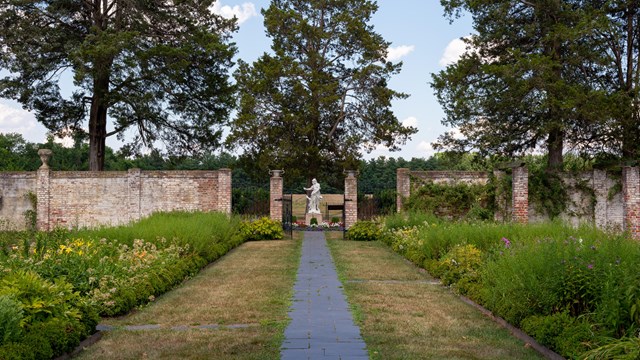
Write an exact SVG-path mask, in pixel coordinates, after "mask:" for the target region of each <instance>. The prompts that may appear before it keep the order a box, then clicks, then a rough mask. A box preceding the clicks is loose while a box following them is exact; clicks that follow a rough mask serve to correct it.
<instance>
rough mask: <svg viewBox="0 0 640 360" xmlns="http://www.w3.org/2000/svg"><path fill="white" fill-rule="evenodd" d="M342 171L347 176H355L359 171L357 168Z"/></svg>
mask: <svg viewBox="0 0 640 360" xmlns="http://www.w3.org/2000/svg"><path fill="white" fill-rule="evenodd" d="M342 173H343V174H345V175H347V177H348V178H356V177H358V175H360V171H358V170H343V171H342Z"/></svg>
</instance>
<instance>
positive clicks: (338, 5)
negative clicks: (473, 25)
mask: <svg viewBox="0 0 640 360" xmlns="http://www.w3.org/2000/svg"><path fill="white" fill-rule="evenodd" d="M377 9H378V6H377V5H376V4H375V2H373V1H369V0H367V1H361V0H340V1H333V2H299V1H291V0H284V1H274V2H271V5H270V6H269V7H268V8H266V9H265V10H263V15H264V24H265V28H266V32H267V36H268V37H270V38H271V39H272V41H273V42H272V47H273V49H274V52H273V53H272V54H264V55H262V56H261V57H260V58H259V59H258V60H256V61H255V62H254V63H253V64H248V63H245V62H242V61H239V64H238V70H237V71H236V73H235V78H236V81H237V85H238V89H239V93H240V99H239V107H240V109H239V112H238V116H237V118H236V119H235V120H234V122H233V124H232V126H231V134H230V136H229V137H228V139H227V144H228V145H231V146H235V147H240V148H242V149H243V150H244V154H245V158H246V159H247V160H250V161H251V163H252V164H253V165H254V166H253V169H251V170H252V171H254V172H257V173H266V170H267V169H269V168H271V169H273V168H279V169H282V168H284V169H287V176H288V177H290V178H292V179H296V180H298V179H310V178H313V177H318V178H322V179H325V180H324V181H325V182H327V183H330V184H336V183H338V181H335V180H334V179H336V173H337V172H336V171H335V169H336V166H339V167H342V168H355V167H356V166H357V165H358V161H357V160H358V158H359V157H360V156H361V155H360V153H361V151H362V144H366V145H367V147H366V149H365V150H372V149H374V148H375V146H376V145H378V144H384V145H385V146H388V147H390V148H391V149H396V148H397V146H398V145H401V144H403V143H404V142H405V141H406V140H407V139H408V138H409V136H410V135H411V134H414V133H415V132H416V131H417V129H415V128H413V127H404V126H402V124H401V123H400V121H399V120H398V119H397V118H396V116H395V115H394V114H393V112H392V111H390V107H391V103H392V101H393V100H394V99H402V98H405V97H406V95H405V94H402V93H399V92H396V91H393V90H391V89H389V87H388V83H389V80H390V79H391V77H392V76H393V75H395V74H397V73H398V72H399V71H400V67H401V64H394V63H392V62H388V61H386V59H385V54H386V50H387V48H388V47H389V44H388V43H387V42H386V41H384V40H383V38H382V37H381V36H380V35H379V34H377V33H375V32H374V30H373V27H372V26H371V25H370V24H369V22H370V20H371V17H372V16H373V14H374V13H375V12H376V11H377ZM319 19H321V20H319ZM310 44H313V46H310ZM301 74H304V76H301ZM344 99H349V100H348V101H344ZM256 109H259V110H258V111H256Z"/></svg>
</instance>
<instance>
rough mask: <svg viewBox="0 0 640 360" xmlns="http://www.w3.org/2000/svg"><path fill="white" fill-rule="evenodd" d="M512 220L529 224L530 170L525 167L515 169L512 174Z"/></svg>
mask: <svg viewBox="0 0 640 360" xmlns="http://www.w3.org/2000/svg"><path fill="white" fill-rule="evenodd" d="M511 176H512V191H513V193H512V197H511V207H512V209H513V214H512V220H513V221H515V222H519V223H524V224H526V223H527V222H529V170H528V169H527V168H526V167H524V166H521V167H515V168H513V173H512V175H511Z"/></svg>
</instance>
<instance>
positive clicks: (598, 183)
mask: <svg viewBox="0 0 640 360" xmlns="http://www.w3.org/2000/svg"><path fill="white" fill-rule="evenodd" d="M591 188H592V189H593V192H594V195H595V200H596V204H595V207H594V209H593V210H594V211H593V220H594V222H595V224H596V227H598V228H600V229H606V228H607V225H608V219H607V200H608V198H609V188H608V187H607V172H606V171H604V170H593V177H592V186H591Z"/></svg>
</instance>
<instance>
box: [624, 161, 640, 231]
mask: <svg viewBox="0 0 640 360" xmlns="http://www.w3.org/2000/svg"><path fill="white" fill-rule="evenodd" d="M622 199H623V200H622V201H623V202H624V204H623V209H624V215H623V219H624V229H625V230H627V231H629V233H630V234H631V236H632V237H633V238H634V239H639V240H640V174H639V173H638V167H624V168H623V169H622Z"/></svg>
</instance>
